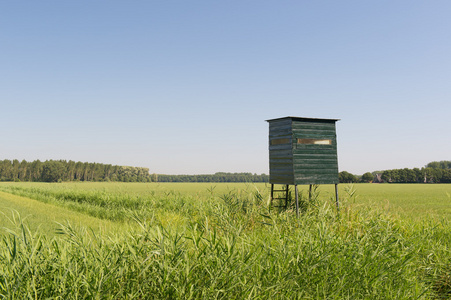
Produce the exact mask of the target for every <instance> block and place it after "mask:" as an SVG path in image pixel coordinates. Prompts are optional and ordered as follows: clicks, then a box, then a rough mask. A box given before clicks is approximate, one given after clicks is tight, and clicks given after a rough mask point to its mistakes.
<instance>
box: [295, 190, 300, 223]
mask: <svg viewBox="0 0 451 300" xmlns="http://www.w3.org/2000/svg"><path fill="white" fill-rule="evenodd" d="M294 191H295V194H296V217H297V218H299V193H298V185H297V184H295V185H294Z"/></svg>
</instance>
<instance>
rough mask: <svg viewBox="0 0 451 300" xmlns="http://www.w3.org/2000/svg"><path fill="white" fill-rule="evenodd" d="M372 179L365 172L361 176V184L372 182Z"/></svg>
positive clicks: (369, 174)
mask: <svg viewBox="0 0 451 300" xmlns="http://www.w3.org/2000/svg"><path fill="white" fill-rule="evenodd" d="M373 179H374V176H373V174H371V173H370V172H366V173H365V174H363V175H362V182H372V181H373Z"/></svg>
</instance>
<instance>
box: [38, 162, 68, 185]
mask: <svg viewBox="0 0 451 300" xmlns="http://www.w3.org/2000/svg"><path fill="white" fill-rule="evenodd" d="M65 172H66V166H65V165H64V164H63V163H62V162H60V161H54V160H49V161H46V162H44V164H43V165H42V175H41V178H42V181H45V182H57V181H59V180H62V179H63V176H64V174H65Z"/></svg>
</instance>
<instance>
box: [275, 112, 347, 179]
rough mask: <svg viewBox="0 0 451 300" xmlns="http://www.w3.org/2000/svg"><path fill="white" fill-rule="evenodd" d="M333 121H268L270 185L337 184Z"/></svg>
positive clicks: (293, 118) (281, 119) (290, 119)
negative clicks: (320, 142)
mask: <svg viewBox="0 0 451 300" xmlns="http://www.w3.org/2000/svg"><path fill="white" fill-rule="evenodd" d="M336 121H337V120H330V119H309V118H296V117H286V118H280V119H274V120H268V122H269V174H270V175H269V181H270V183H274V184H335V183H338V158H337V138H336V128H335V122H336ZM298 140H300V141H299V142H298ZM312 141H322V142H324V143H325V144H312V143H311V142H312ZM281 142H287V143H281ZM328 143H330V144H328Z"/></svg>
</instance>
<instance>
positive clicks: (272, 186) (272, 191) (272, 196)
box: [269, 183, 274, 209]
mask: <svg viewBox="0 0 451 300" xmlns="http://www.w3.org/2000/svg"><path fill="white" fill-rule="evenodd" d="M273 199H274V184H273V183H271V198H270V199H269V209H271V206H272V200H273Z"/></svg>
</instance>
